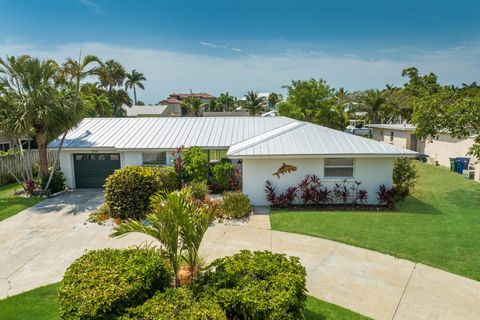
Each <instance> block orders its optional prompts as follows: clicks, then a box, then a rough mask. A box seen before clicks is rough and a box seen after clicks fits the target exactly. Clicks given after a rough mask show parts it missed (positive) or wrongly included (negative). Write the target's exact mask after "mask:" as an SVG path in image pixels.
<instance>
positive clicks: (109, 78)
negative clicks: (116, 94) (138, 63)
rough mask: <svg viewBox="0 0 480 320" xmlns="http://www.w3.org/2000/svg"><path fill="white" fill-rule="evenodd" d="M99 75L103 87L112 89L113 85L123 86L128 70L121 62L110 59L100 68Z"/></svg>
mask: <svg viewBox="0 0 480 320" xmlns="http://www.w3.org/2000/svg"><path fill="white" fill-rule="evenodd" d="M98 76H99V79H100V84H101V85H102V87H104V88H105V89H107V91H109V92H110V91H112V89H113V87H116V86H122V85H123V81H124V80H125V76H126V72H125V69H124V68H123V66H122V65H121V64H120V62H118V61H115V60H108V61H105V63H104V64H103V65H102V66H101V68H100V69H99V70H98Z"/></svg>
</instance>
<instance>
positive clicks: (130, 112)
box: [122, 105, 167, 117]
mask: <svg viewBox="0 0 480 320" xmlns="http://www.w3.org/2000/svg"><path fill="white" fill-rule="evenodd" d="M122 108H123V109H124V110H125V112H126V113H127V117H138V116H141V115H152V116H153V115H158V116H160V115H162V114H163V113H164V112H165V109H167V106H166V105H155V106H138V105H137V106H131V107H129V106H125V105H124V106H122Z"/></svg>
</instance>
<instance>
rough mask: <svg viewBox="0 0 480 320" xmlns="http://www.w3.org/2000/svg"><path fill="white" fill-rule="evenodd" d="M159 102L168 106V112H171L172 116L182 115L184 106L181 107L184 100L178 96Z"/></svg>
mask: <svg viewBox="0 0 480 320" xmlns="http://www.w3.org/2000/svg"><path fill="white" fill-rule="evenodd" d="M158 104H159V105H162V106H166V107H167V110H168V111H167V112H166V113H167V114H169V116H170V117H181V116H182V108H181V107H180V104H182V101H180V100H178V99H177V98H174V97H171V96H170V97H168V98H167V99H165V100H162V101H160V102H159V103H158Z"/></svg>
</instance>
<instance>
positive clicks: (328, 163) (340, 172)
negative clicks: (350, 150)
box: [323, 158, 354, 178]
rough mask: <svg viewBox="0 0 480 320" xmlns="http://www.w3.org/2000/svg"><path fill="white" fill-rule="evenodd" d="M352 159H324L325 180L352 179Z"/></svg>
mask: <svg viewBox="0 0 480 320" xmlns="http://www.w3.org/2000/svg"><path fill="white" fill-rule="evenodd" d="M353 168H354V159H351V158H331V159H325V165H324V174H323V176H324V177H325V178H353Z"/></svg>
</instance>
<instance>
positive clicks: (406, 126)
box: [365, 123, 415, 131]
mask: <svg viewBox="0 0 480 320" xmlns="http://www.w3.org/2000/svg"><path fill="white" fill-rule="evenodd" d="M365 127H369V128H379V129H389V130H401V131H415V126H414V125H412V124H408V123H405V124H391V123H386V124H367V125H365Z"/></svg>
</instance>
